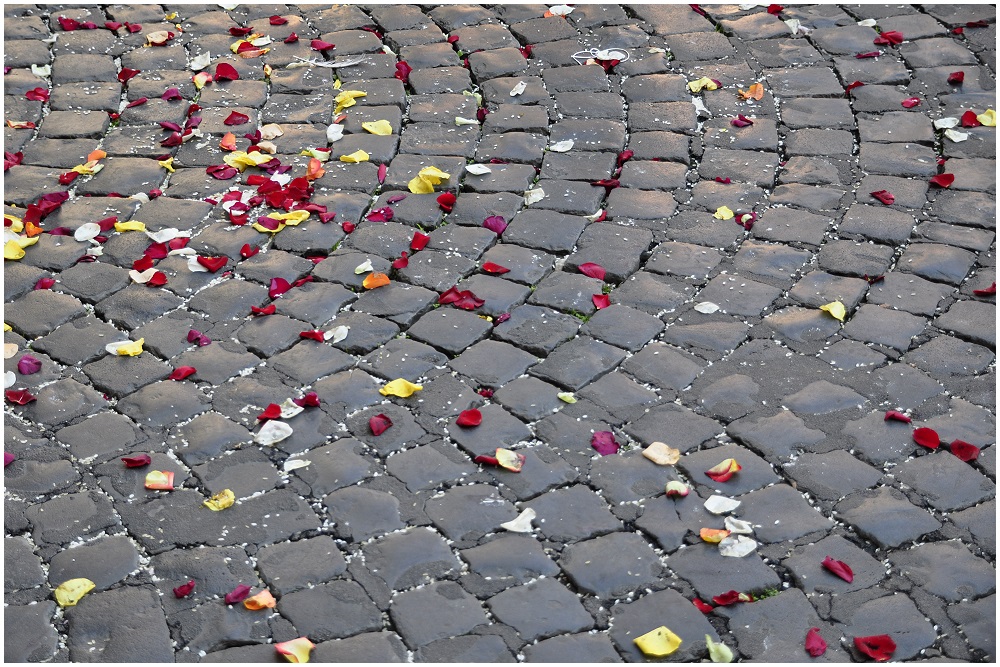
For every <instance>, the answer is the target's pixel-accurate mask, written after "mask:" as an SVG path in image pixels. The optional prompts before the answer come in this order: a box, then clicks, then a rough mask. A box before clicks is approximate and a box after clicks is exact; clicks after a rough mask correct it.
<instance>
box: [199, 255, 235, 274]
mask: <svg viewBox="0 0 1000 667" xmlns="http://www.w3.org/2000/svg"><path fill="white" fill-rule="evenodd" d="M228 262H229V258H228V257H225V256H223V257H202V256H201V255H198V263H199V264H201V265H202V266H204V267H205V268H206V269H208V272H209V273H215V272H217V271H218V270H219V269H221V268H222V267H224V266H225V265H226V264H227V263H228Z"/></svg>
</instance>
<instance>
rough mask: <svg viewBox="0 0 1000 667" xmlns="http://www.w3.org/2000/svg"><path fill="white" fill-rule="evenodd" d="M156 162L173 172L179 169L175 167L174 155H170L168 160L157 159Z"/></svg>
mask: <svg viewBox="0 0 1000 667" xmlns="http://www.w3.org/2000/svg"><path fill="white" fill-rule="evenodd" d="M156 164H158V165H160V166H161V167H163V168H164V169H166V170H167V171H169V172H170V173H171V174H172V173H174V172H175V171H177V170H176V169H174V158H172V157H168V158H167V159H166V160H157V161H156Z"/></svg>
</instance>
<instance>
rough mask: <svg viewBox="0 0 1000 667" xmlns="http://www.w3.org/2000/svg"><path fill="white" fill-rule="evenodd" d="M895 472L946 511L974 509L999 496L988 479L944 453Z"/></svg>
mask: <svg viewBox="0 0 1000 667" xmlns="http://www.w3.org/2000/svg"><path fill="white" fill-rule="evenodd" d="M893 472H894V473H895V475H896V477H897V478H898V479H899V480H900V481H901V482H903V483H904V484H906V485H908V486H909V487H911V488H913V489H915V490H916V491H917V492H918V493H919V494H920V495H921V497H922V498H924V499H926V501H927V503H928V504H929V505H931V506H932V507H934V508H936V509H939V510H942V511H945V512H949V511H954V510H959V509H965V508H967V507H971V506H973V505H976V504H978V503H981V502H982V501H984V500H988V499H989V498H990V497H991V496H993V495H995V493H996V485H995V484H994V483H993V482H992V481H990V480H989V479H988V478H987V477H985V476H983V475H981V474H980V473H978V472H976V471H975V470H974V469H973V468H971V467H970V466H969V465H968V464H965V463H963V462H962V461H960V460H959V459H958V458H957V457H955V456H944V452H943V451H941V452H934V453H933V454H930V455H927V456H921V457H918V458H915V459H911V460H909V461H906V462H905V463H902V464H901V465H899V466H897V467H896V468H895V469H894V471H893Z"/></svg>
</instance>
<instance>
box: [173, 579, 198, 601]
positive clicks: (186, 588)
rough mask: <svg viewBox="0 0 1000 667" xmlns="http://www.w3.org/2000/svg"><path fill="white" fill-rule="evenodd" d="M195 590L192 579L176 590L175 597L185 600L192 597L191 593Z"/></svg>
mask: <svg viewBox="0 0 1000 667" xmlns="http://www.w3.org/2000/svg"><path fill="white" fill-rule="evenodd" d="M193 590H194V579H191V580H190V581H188V582H187V583H186V584H181V585H180V586H178V587H177V588H175V589H174V597H176V598H185V597H187V596H189V595H191V591H193Z"/></svg>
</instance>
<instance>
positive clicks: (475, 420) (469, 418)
mask: <svg viewBox="0 0 1000 667" xmlns="http://www.w3.org/2000/svg"><path fill="white" fill-rule="evenodd" d="M455 423H456V424H458V425H459V426H463V427H465V428H469V427H471V426H479V425H480V424H482V423H483V413H482V412H480V411H479V410H476V409H472V410H463V411H462V413H461V414H460V415H458V419H457V420H455Z"/></svg>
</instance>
